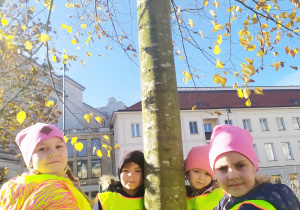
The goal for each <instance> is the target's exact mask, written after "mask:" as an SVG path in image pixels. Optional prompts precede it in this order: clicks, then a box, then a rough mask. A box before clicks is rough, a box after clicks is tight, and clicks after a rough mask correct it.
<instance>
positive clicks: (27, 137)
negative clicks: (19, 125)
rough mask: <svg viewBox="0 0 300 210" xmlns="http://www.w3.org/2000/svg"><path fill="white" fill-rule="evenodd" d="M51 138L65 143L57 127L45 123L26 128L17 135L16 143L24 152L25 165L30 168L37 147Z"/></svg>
mask: <svg viewBox="0 0 300 210" xmlns="http://www.w3.org/2000/svg"><path fill="white" fill-rule="evenodd" d="M51 137H59V138H60V139H61V140H62V141H63V142H65V140H64V136H63V134H62V132H61V131H60V130H59V129H58V128H57V127H56V126H54V125H50V124H45V123H37V124H35V125H32V126H30V127H28V128H25V129H24V130H22V131H20V132H19V133H18V134H17V136H16V143H17V145H18V146H19V148H20V150H21V152H22V155H23V158H24V161H25V164H26V166H27V167H28V168H29V163H30V161H31V157H32V153H33V151H34V149H35V147H36V145H37V144H38V143H39V142H41V141H44V140H46V139H49V138H51Z"/></svg>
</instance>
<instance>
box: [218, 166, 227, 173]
mask: <svg viewBox="0 0 300 210" xmlns="http://www.w3.org/2000/svg"><path fill="white" fill-rule="evenodd" d="M217 170H218V171H221V172H225V171H227V167H226V166H223V167H220V168H218V169H217Z"/></svg>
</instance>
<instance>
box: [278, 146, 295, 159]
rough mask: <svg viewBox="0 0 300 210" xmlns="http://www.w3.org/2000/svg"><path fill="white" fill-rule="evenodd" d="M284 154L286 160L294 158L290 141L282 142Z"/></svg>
mask: <svg viewBox="0 0 300 210" xmlns="http://www.w3.org/2000/svg"><path fill="white" fill-rule="evenodd" d="M281 145H282V150H283V154H284V157H285V159H286V160H293V159H294V158H293V154H292V149H291V144H290V142H284V143H281Z"/></svg>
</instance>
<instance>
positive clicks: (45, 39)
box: [41, 34, 51, 42]
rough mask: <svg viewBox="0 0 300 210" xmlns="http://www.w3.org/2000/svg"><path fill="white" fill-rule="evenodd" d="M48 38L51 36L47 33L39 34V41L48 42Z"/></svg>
mask: <svg viewBox="0 0 300 210" xmlns="http://www.w3.org/2000/svg"><path fill="white" fill-rule="evenodd" d="M50 39H51V37H50V36H48V35H47V34H42V35H41V42H48V41H49V40H50Z"/></svg>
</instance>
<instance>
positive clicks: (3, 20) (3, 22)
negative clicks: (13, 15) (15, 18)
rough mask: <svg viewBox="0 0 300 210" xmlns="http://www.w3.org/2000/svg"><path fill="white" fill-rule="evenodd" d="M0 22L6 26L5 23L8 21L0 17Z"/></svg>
mask: <svg viewBox="0 0 300 210" xmlns="http://www.w3.org/2000/svg"><path fill="white" fill-rule="evenodd" d="M1 23H2V24H3V25H4V26H6V25H7V24H8V21H7V20H6V19H4V18H3V19H1Z"/></svg>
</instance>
